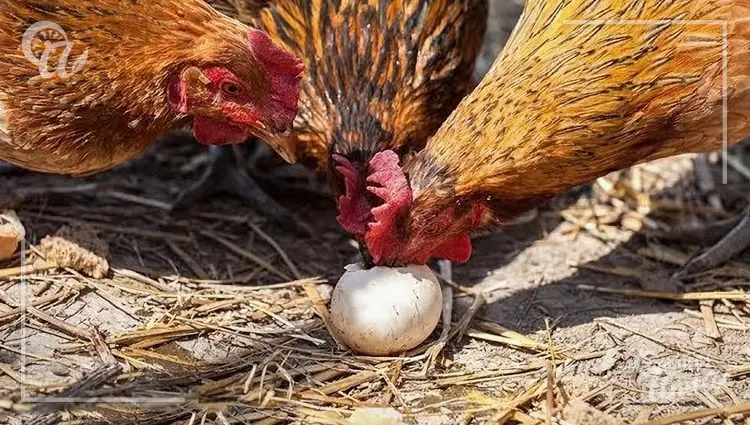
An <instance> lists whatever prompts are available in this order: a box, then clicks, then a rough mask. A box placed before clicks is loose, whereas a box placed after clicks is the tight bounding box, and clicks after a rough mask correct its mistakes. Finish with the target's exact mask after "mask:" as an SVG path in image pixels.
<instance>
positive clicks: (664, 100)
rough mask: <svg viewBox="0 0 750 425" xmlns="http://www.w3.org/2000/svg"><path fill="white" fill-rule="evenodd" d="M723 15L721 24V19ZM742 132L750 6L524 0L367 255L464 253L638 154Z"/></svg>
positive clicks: (652, 155)
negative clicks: (476, 234)
mask: <svg viewBox="0 0 750 425" xmlns="http://www.w3.org/2000/svg"><path fill="white" fill-rule="evenodd" d="M723 23H726V25H724V24H723ZM724 28H726V35H727V42H728V43H727V58H728V71H727V73H726V76H727V89H728V90H727V95H728V97H727V101H728V122H727V123H728V128H727V132H726V135H727V140H728V142H729V143H730V144H731V143H736V142H738V141H740V140H741V139H743V138H744V137H746V136H747V135H748V134H750V91H748V88H749V86H750V0H603V1H595V0H567V1H562V2H548V1H543V0H531V1H528V2H527V4H526V9H525V12H524V14H523V16H522V18H521V22H520V23H519V26H518V27H517V28H516V30H515V32H514V34H513V36H512V37H511V39H510V41H509V43H508V45H507V46H506V48H505V50H504V52H503V53H502V55H501V56H500V58H499V59H498V60H497V61H496V62H495V64H494V65H493V67H492V69H491V70H490V72H489V74H488V75H487V76H486V77H485V78H484V80H483V81H482V82H481V83H480V85H479V87H477V88H476V89H475V90H474V92H473V93H471V94H470V95H469V96H467V97H466V98H465V99H464V100H463V101H462V102H461V104H460V105H459V107H458V108H457V109H456V110H455V111H454V112H453V114H452V115H451V117H450V118H449V119H448V120H447V121H446V122H445V123H444V125H443V126H442V127H441V128H440V130H439V131H438V132H437V133H436V134H435V136H434V137H433V138H431V139H430V141H429V142H428V144H427V146H426V147H425V149H424V150H422V151H421V152H419V154H418V155H417V156H416V157H414V158H412V159H411V160H408V161H406V162H405V164H403V170H402V169H401V168H400V167H399V166H398V165H397V163H396V161H397V160H396V159H395V157H394V156H390V157H384V158H382V160H384V161H386V162H388V164H389V166H390V170H391V175H392V178H391V179H390V180H388V181H385V182H381V184H384V185H385V186H386V187H388V188H389V192H390V193H388V194H386V196H381V198H384V199H383V201H384V202H385V205H383V206H380V207H379V208H376V209H375V210H373V214H372V215H371V217H370V223H369V230H368V234H367V235H366V237H365V240H366V244H367V247H368V249H369V250H370V251H371V253H372V255H373V257H374V258H375V259H376V262H378V263H383V264H389V263H401V262H424V261H426V260H427V259H428V258H429V257H431V256H437V257H447V258H451V259H454V260H457V261H466V260H467V259H468V257H469V255H470V252H471V246H470V242H469V239H468V236H467V234H468V233H469V232H471V231H474V230H479V229H483V228H486V227H490V226H495V225H500V224H502V223H503V222H505V221H507V220H508V219H510V218H512V217H514V216H516V215H517V214H519V213H521V212H523V211H525V210H526V209H528V208H530V207H532V206H534V205H536V204H537V203H538V202H540V201H541V200H544V199H547V198H549V197H551V196H554V195H556V194H558V193H561V192H563V191H565V190H567V189H569V188H571V187H574V186H576V185H578V184H581V183H584V182H587V181H590V180H592V179H594V178H596V177H599V176H602V175H604V174H606V173H608V172H610V171H614V170H617V169H621V168H624V167H628V166H630V165H633V164H635V163H639V162H642V161H646V160H651V159H656V158H661V157H666V156H670V155H674V154H678V153H685V152H701V151H710V150H716V149H719V148H720V147H721V146H722V87H723V77H722V75H723V73H722V69H723V60H722V57H723V56H722V50H723V31H724Z"/></svg>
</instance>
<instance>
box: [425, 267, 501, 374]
mask: <svg viewBox="0 0 750 425" xmlns="http://www.w3.org/2000/svg"><path fill="white" fill-rule="evenodd" d="M438 268H439V269H440V273H439V274H440V278H441V279H442V280H443V281H444V282H445V283H443V313H442V317H443V330H442V331H441V332H440V337H438V340H437V341H436V342H435V344H434V345H433V346H432V347H430V348H429V349H427V351H426V352H425V355H426V356H427V361H426V362H425V365H424V369H422V373H423V374H424V375H427V374H428V373H429V372H430V371H431V370H432V369H434V367H435V364H436V363H437V359H438V357H439V356H440V354H442V352H443V350H444V349H445V346H446V345H448V342H449V341H451V340H453V339H455V340H456V341H460V340H461V339H462V338H463V337H464V334H465V333H466V330H467V329H468V328H469V323H471V320H472V319H473V318H474V316H475V315H476V314H477V312H479V310H480V309H481V308H482V307H484V305H485V304H486V302H487V301H486V300H485V298H484V295H482V293H479V292H478V293H476V295H475V297H474V302H473V303H472V304H471V307H469V309H468V310H466V312H464V314H463V315H462V316H461V319H460V320H459V321H458V323H457V324H456V325H455V326H453V325H452V320H453V288H452V287H451V286H450V285H449V283H450V284H452V283H453V272H452V264H451V262H450V261H447V260H439V261H438Z"/></svg>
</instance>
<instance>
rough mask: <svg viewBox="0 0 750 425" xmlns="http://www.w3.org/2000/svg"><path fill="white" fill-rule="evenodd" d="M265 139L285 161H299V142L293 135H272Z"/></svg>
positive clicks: (291, 162) (292, 162)
mask: <svg viewBox="0 0 750 425" xmlns="http://www.w3.org/2000/svg"><path fill="white" fill-rule="evenodd" d="M265 140H266V142H268V144H269V145H271V147H272V148H273V150H275V151H276V153H278V154H279V156H280V157H282V158H284V161H286V162H288V163H290V164H294V163H295V162H297V144H296V140H295V139H294V138H293V137H284V136H270V137H265Z"/></svg>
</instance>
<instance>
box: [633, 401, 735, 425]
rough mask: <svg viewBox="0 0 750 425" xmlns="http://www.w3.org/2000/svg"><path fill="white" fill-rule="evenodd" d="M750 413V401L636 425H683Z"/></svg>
mask: <svg viewBox="0 0 750 425" xmlns="http://www.w3.org/2000/svg"><path fill="white" fill-rule="evenodd" d="M745 413H750V401H748V402H744V403H738V404H732V405H728V406H723V407H719V408H714V409H703V410H696V411H694V412H688V413H682V414H679V415H674V416H668V417H666V418H659V419H654V420H652V421H648V422H640V423H638V424H636V425H672V424H682V423H686V422H689V421H694V420H696V419H702V418H708V417H712V416H724V417H727V416H730V415H738V414H745Z"/></svg>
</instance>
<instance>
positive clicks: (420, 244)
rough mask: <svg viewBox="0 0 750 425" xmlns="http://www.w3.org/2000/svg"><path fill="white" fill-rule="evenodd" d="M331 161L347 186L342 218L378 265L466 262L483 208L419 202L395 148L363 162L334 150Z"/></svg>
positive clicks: (341, 199) (342, 197)
mask: <svg viewBox="0 0 750 425" xmlns="http://www.w3.org/2000/svg"><path fill="white" fill-rule="evenodd" d="M332 159H333V161H334V163H335V167H336V172H337V173H338V174H339V175H340V176H341V178H342V179H343V182H344V186H345V187H344V193H343V194H342V195H340V196H339V197H338V199H337V203H338V212H339V214H338V217H337V219H338V222H339V224H340V225H341V226H342V227H343V228H344V230H346V231H347V232H349V233H352V234H353V235H354V236H355V237H356V238H357V240H358V241H359V243H360V245H361V246H362V248H363V254H364V255H365V256H366V257H367V256H369V257H371V260H372V262H373V263H374V264H375V265H386V266H394V265H405V264H424V263H426V262H427V261H428V260H429V259H431V258H440V259H446V260H450V261H455V262H459V263H464V262H466V261H468V259H469V257H470V256H471V240H470V239H469V236H468V233H467V231H468V229H471V228H472V227H473V226H474V225H475V223H476V220H477V218H478V217H479V216H482V215H483V214H484V212H485V210H484V207H483V206H470V207H468V208H462V207H461V206H459V205H448V206H443V207H437V205H435V207H436V208H432V207H431V205H430V203H431V200H428V201H427V203H426V204H424V203H422V204H421V205H417V203H418V201H415V200H414V197H413V196H414V193H413V192H412V187H411V186H410V184H409V179H408V176H407V174H406V173H405V172H404V170H403V169H402V168H401V166H400V165H399V157H398V155H397V154H396V153H395V152H393V151H391V150H386V151H382V152H379V153H377V154H375V155H374V156H373V157H372V159H371V160H370V161H369V163H367V164H365V165H361V164H357V163H353V162H352V161H350V160H349V159H347V158H346V157H344V156H341V155H336V154H334V155H333V158H332ZM478 205H479V204H478ZM366 260H367V259H366Z"/></svg>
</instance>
